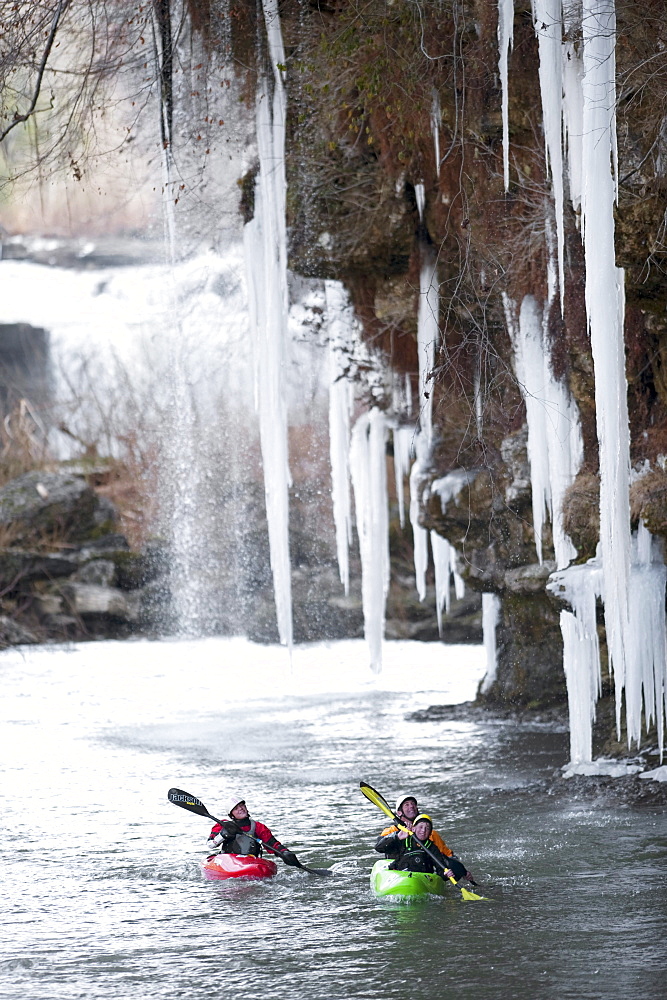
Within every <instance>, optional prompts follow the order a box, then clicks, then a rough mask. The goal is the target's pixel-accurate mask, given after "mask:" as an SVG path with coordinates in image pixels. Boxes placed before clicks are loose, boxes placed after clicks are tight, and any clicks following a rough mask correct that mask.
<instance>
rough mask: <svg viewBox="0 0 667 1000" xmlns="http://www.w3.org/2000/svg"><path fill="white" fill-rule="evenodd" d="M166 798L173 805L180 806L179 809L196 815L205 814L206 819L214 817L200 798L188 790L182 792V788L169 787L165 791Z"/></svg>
mask: <svg viewBox="0 0 667 1000" xmlns="http://www.w3.org/2000/svg"><path fill="white" fill-rule="evenodd" d="M167 798H168V799H169V801H170V802H173V803H174V805H175V806H180V807H181V809H187V810H188V812H192V813H196V814H197V815H198V816H207V817H208V819H215V816H211V814H210V812H209V811H208V809H207V808H206V806H205V805H204V803H203V802H202V801H201V799H198V798H196V797H195V796H194V795H190V793H189V792H184V791H183V789H182V788H170V789H169V791H168V792H167ZM216 822H217V821H216Z"/></svg>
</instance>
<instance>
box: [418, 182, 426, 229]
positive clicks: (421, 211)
mask: <svg viewBox="0 0 667 1000" xmlns="http://www.w3.org/2000/svg"><path fill="white" fill-rule="evenodd" d="M415 199H416V201H417V211H418V212H419V221H420V222H423V221H424V206H425V204H426V195H425V194H424V185H423V184H422V183H421V182H420V183H419V184H415Z"/></svg>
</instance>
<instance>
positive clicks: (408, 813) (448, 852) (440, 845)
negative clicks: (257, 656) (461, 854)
mask: <svg viewBox="0 0 667 1000" xmlns="http://www.w3.org/2000/svg"><path fill="white" fill-rule="evenodd" d="M394 811H395V813H396V815H397V816H399V817H400V819H401V820H402V822H403V823H404V824H405V826H407V828H408V829H409V830H412V829H413V824H414V822H415V819H416V817H417V815H418V814H419V806H418V805H417V799H416V798H415V797H414V795H401V796H399V798H398V799H397V800H396V808H395V810H394ZM395 833H398V834H399V836H400V837H401V838H402V839H405V838H406V837H407V834H406V833H402V832H401V831H400V830H399V829H398V827H397V826H396V824H394V825H393V826H388V827H385V829H384V830H383V831H382V833H381V834H380V836H379V837H378V839H377V843H376V844H375V850H376V851H379V852H380V853H384V854H385V856H386V857H393V855H390V854H389V853H388V852H387V851H386V849H385V847H384V846H383V845H384V842H385V840H386V838H387V837H389V836H391V835H392V834H395ZM430 839H431V843H432V844H434V845H435V847H436V848H437V849H438V851H439V852H440V853H441V854H442V855H444V857H445V858H446V859H447V864H448V865H449V867H450V868H451V870H452V872H453V873H454V878H455V879H456V880H457V881H458V880H459V879H462V878H467V879H468V881H469V882H471V883H472V884H473V885H476V882H475V880H474V878H473V877H472V875H471V874H470V872H469V871H467V869H466V867H465V865H464V864H463V863H462V862H461V861H460V860H459V858H457V857H456V855H455V854H454V852H453V851H452V849H451V848H450V847H447V844H446V843H445V842H444V840H443V839H442V837H441V836H440V834H439V833H438V832H437V830H434V829H433V825H432V824H431V835H430Z"/></svg>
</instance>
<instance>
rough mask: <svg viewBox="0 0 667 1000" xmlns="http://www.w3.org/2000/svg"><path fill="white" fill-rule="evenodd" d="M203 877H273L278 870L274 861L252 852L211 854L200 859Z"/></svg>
mask: <svg viewBox="0 0 667 1000" xmlns="http://www.w3.org/2000/svg"><path fill="white" fill-rule="evenodd" d="M201 870H202V874H203V875H204V878H209V879H221V878H245V879H259V878H273V876H274V875H275V874H276V873H277V871H278V865H277V864H276V863H275V861H270V860H269V859H268V858H256V857H254V856H253V855H252V854H213V855H211V857H209V858H207V859H206V861H202V863H201Z"/></svg>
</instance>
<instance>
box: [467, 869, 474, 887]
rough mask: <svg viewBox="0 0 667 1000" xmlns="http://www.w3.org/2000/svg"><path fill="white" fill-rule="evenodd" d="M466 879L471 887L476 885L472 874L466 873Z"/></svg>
mask: <svg viewBox="0 0 667 1000" xmlns="http://www.w3.org/2000/svg"><path fill="white" fill-rule="evenodd" d="M466 878H467V879H468V881H469V882H470V884H471V885H477V882H475V880H474V878H473V877H472V872H466Z"/></svg>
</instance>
